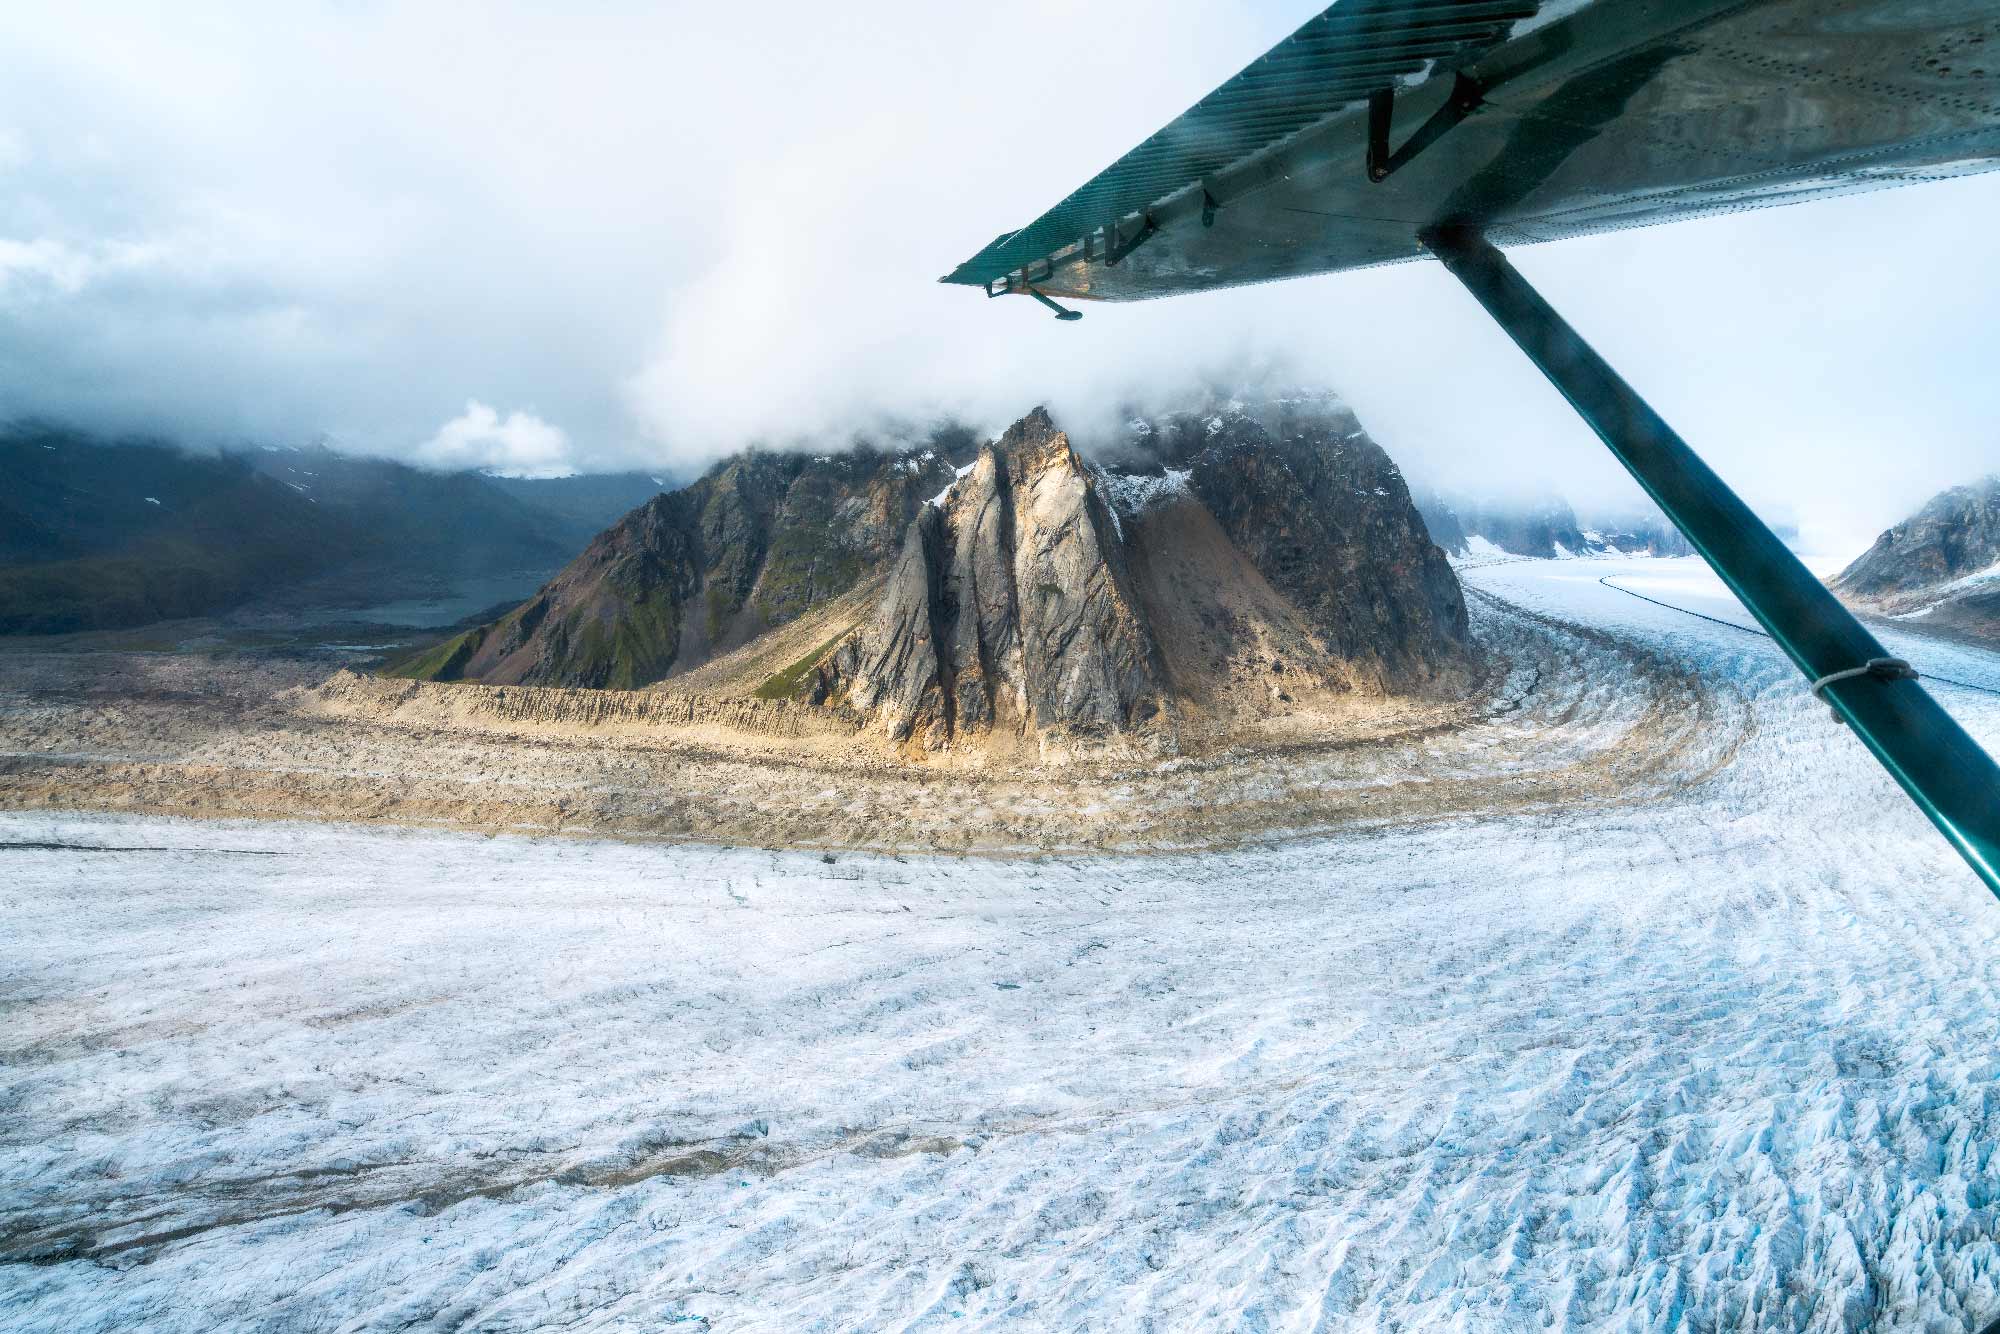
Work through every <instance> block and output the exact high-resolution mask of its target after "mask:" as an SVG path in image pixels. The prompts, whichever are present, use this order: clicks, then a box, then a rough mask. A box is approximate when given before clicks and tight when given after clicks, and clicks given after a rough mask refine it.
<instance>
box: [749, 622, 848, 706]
mask: <svg viewBox="0 0 2000 1334" xmlns="http://www.w3.org/2000/svg"><path fill="white" fill-rule="evenodd" d="M851 633H853V632H852V630H842V631H841V632H840V633H839V634H837V635H835V636H834V637H833V638H831V639H829V640H827V641H826V642H825V643H824V644H821V645H820V646H819V647H818V648H816V649H814V650H813V651H812V652H810V653H808V654H806V655H805V656H804V657H803V658H800V659H799V660H798V661H797V662H795V663H793V664H792V665H791V666H789V667H787V668H785V669H784V670H783V671H781V672H777V673H774V674H773V675H772V676H771V677H770V678H769V679H767V680H766V681H765V682H764V684H762V685H760V686H758V687H757V688H756V689H755V690H753V691H751V692H750V693H751V694H752V695H754V696H756V697H757V698H758V699H792V698H794V697H795V696H796V695H797V694H798V693H799V688H800V687H801V686H803V685H804V684H805V681H806V677H807V676H809V675H810V674H811V673H812V669H813V668H815V667H817V666H819V664H820V660H821V659H822V658H824V657H826V655H827V654H829V653H831V652H833V650H834V648H835V646H836V645H838V644H839V643H840V641H841V640H843V639H845V638H847V636H848V635H849V634H851Z"/></svg>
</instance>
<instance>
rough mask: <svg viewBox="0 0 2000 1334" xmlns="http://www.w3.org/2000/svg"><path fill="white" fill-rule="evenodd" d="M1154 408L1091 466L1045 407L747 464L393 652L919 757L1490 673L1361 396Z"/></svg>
mask: <svg viewBox="0 0 2000 1334" xmlns="http://www.w3.org/2000/svg"><path fill="white" fill-rule="evenodd" d="M1146 428H1147V434H1148V435H1149V436H1150V437H1151V440H1150V445H1149V447H1148V449H1147V450H1145V451H1144V452H1143V456H1142V457H1126V458H1122V459H1121V458H1119V457H1116V451H1112V457H1110V458H1108V459H1101V458H1093V457H1086V456H1085V455H1084V454H1083V453H1081V452H1080V451H1079V450H1078V449H1077V448H1076V447H1075V446H1074V445H1073V444H1072V443H1071V440H1070V438H1069V436H1068V435H1067V434H1066V433H1065V432H1063V431H1062V430H1061V429H1060V428H1058V427H1057V426H1056V424H1055V423H1054V421H1053V419H1052V418H1051V417H1050V416H1049V414H1048V413H1047V411H1046V410H1045V409H1040V408H1038V409H1036V410H1034V411H1033V412H1031V413H1029V414H1028V415H1027V416H1025V417H1023V418H1022V419H1021V420H1020V421H1018V422H1016V423H1015V424H1014V425H1013V426H1012V427H1010V428H1009V429H1008V430H1007V431H1006V432H1004V433H1003V434H1002V435H1001V436H1000V438H999V439H997V440H994V441H988V442H985V443H981V444H978V445H976V446H974V445H972V444H971V443H970V439H969V437H967V436H960V437H958V438H956V439H951V440H945V439H933V440H932V441H930V442H928V443H926V444H924V445H922V446H918V447H913V448H911V449H907V450H903V451H899V452H897V453H893V454H888V453H882V452H880V451H864V452H860V453H855V454H847V455H818V456H812V457H810V458H807V457H804V456H798V455H790V456H771V455H760V454H756V453H750V454H745V455H739V456H736V457H735V458H733V459H731V460H726V461H724V462H723V463H720V464H718V465H717V466H716V467H715V468H713V469H711V471H710V472H709V473H708V474H707V475H705V476H704V477H703V478H701V479H698V480H697V481H696V482H695V483H693V484H691V485H690V486H689V487H688V488H685V489H684V490H683V491H681V492H677V493H670V494H668V495H663V496H660V497H657V498H655V499H654V500H653V501H651V502H649V504H648V505H647V506H646V507H642V509H641V510H638V511H634V513H632V514H630V515H627V516H626V517H625V518H624V519H622V520H620V521H619V523H618V524H617V525H614V526H613V528H611V529H609V530H607V531H606V532H605V533H603V534H600V535H599V536H598V538H596V539H594V540H593V542H592V544H591V547H590V548H589V549H587V550H586V552H585V553H584V554H583V555H582V556H580V557H579V558H578V559H577V560H576V561H574V562H572V564H571V566H570V567H568V568H566V569H565V571H564V572H563V573H562V574H560V575H558V576H557V578H556V579H554V580H551V581H550V583H549V584H548V585H546V586H545V587H544V588H543V589H542V590H541V591H540V592H539V593H537V595H536V596H535V597H534V598H532V599H530V600H529V601H528V602H526V603H523V604H522V605H521V606H520V607H517V608H516V609H514V610H513V611H512V612H510V613H508V614H507V615H506V616H504V617H502V618H501V619H500V620H498V621H496V622H494V623H492V624H490V625H487V626H482V627H479V628H477V629H475V630H472V631H468V632H466V633H465V634H463V635H460V636H457V637H455V638H453V639H452V640H448V641H445V642H444V643H442V644H439V645H436V646H433V648H431V649H430V650H428V651H426V652H424V653H420V654H417V655H414V656H413V657H411V658H410V659H407V660H405V661H404V662H402V663H399V664H394V665H392V667H391V669H390V670H391V671H392V672H393V673H395V674H399V675H405V676H411V677H417V678H422V679H434V680H472V681H484V682H487V683H490V684H505V683H509V682H512V683H518V684H531V685H570V686H578V685H581V686H618V687H623V688H635V687H646V686H651V685H659V684H662V683H668V682H672V681H676V680H678V679H680V678H682V677H686V676H688V675H689V674H695V675H696V676H697V677H698V679H700V680H701V682H702V683H703V687H704V688H707V689H713V690H719V691H723V692H725V693H736V694H742V695H754V696H757V697H761V698H766V699H780V698H789V699H795V700H801V701H805V702H809V703H812V704H815V705H817V706H819V707H823V708H827V709H832V710H837V711H843V712H846V713H848V714H851V715H852V716H854V717H856V718H857V719H859V720H861V721H863V722H864V723H865V724H866V725H868V726H870V727H872V728H874V729H875V730H877V731H879V732H880V733H882V734H883V735H885V736H886V737H887V739H889V740H890V741H891V742H892V743H894V744H896V745H899V746H903V747H905V748H909V749H914V750H920V751H935V750H940V749H944V748H947V747H950V746H952V745H954V744H957V743H960V742H962V741H967V740H971V739H975V738H977V739H979V740H981V741H982V742H983V743H995V744H997V743H999V741H1000V740H1002V739H1003V738H1034V739H1037V740H1038V741H1039V742H1040V743H1041V744H1045V745H1047V744H1057V745H1059V744H1063V743H1064V742H1066V741H1067V740H1070V739H1084V738H1100V739H1101V738H1105V737H1109V736H1112V735H1114V734H1123V733H1130V732H1149V733H1150V732H1157V733H1160V734H1162V735H1166V734H1170V733H1172V732H1174V730H1175V729H1176V728H1177V727H1179V726H1180V725H1181V724H1182V723H1183V722H1186V721H1189V720H1191V719H1195V718H1196V717H1197V716H1202V717H1208V716H1222V715H1227V716H1230V717H1251V716H1261V715H1266V714H1269V713H1271V712H1272V711H1273V709H1276V708H1282V707H1286V706H1293V705H1298V706H1300V707H1303V704H1301V701H1309V700H1321V701H1324V700H1328V699H1332V698H1335V697H1339V696H1351V695H1354V694H1357V693H1359V694H1386V693H1415V694H1448V693H1450V692H1451V691H1453V690H1454V689H1457V688H1459V687H1461V686H1462V685H1463V683H1464V682H1465V681H1466V680H1467V679H1469V676H1470V674H1471V673H1472V672H1473V671H1474V661H1475V659H1476V656H1477V655H1476V650H1475V647H1474V645H1473V643H1472V640H1471V636H1470V632H1469V630H1468V628H1467V623H1466V613H1465V606H1464V599H1463V595H1462V592H1461V590H1460V589H1459V587H1458V583H1457V580H1456V577H1455V576H1454V575H1453V574H1452V572H1451V569H1450V566H1449V564H1448V562H1447V561H1446V560H1445V557H1444V554H1443V553H1442V552H1441V551H1439V550H1438V548H1437V547H1436V546H1435V545H1434V544H1433V543H1432V542H1431V541H1430V538H1429V536H1428V534H1427V533H1426V531H1425V529H1424V526H1423V521H1422V519H1421V518H1420V517H1419V516H1418V514H1417V512H1416V510H1415V509H1414V507H1413V506H1412V504H1411V502H1410V498H1409V494H1408V489H1407V486H1406V485H1405V484H1404V482H1403V480H1402V477H1401V473H1400V471H1399V470H1397V469H1396V467H1395V465H1394V463H1393V462H1392V461H1390V460H1389V458H1388V456H1387V455H1386V454H1384V453H1383V452H1382V451H1381V449H1380V447H1379V446H1377V445H1375V444H1374V442H1373V441H1372V440H1369V439H1367V437H1366V434H1365V432H1363V431H1362V430H1361V429H1360V427H1359V423H1358V422H1356V421H1355V420H1354V419H1353V416H1352V414H1351V413H1350V412H1348V411H1347V410H1346V409H1345V407H1344V405H1340V404H1339V403H1338V400H1335V399H1332V398H1331V397H1330V396H1326V397H1323V398H1320V399H1314V400H1310V401H1308V400H1300V401H1298V402H1295V403H1291V404H1289V405H1286V404H1271V403H1266V404H1260V405H1258V406H1257V407H1256V408H1255V409H1253V408H1252V407H1250V406H1249V405H1245V404H1241V403H1219V404H1211V405H1208V406H1206V407H1204V408H1202V409H1200V410H1193V411H1183V412H1178V413H1171V414H1163V415H1161V416H1159V417H1157V418H1154V419H1151V420H1149V421H1148V422H1147V423H1146ZM675 688H681V687H678V686H676V687H675Z"/></svg>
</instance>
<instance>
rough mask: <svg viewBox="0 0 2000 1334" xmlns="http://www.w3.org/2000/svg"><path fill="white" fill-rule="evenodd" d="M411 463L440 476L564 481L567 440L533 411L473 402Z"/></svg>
mask: <svg viewBox="0 0 2000 1334" xmlns="http://www.w3.org/2000/svg"><path fill="white" fill-rule="evenodd" d="M411 461H412V462H414V463H417V464H420V465H422V466H424V467H427V468H436V469H438V470H439V471H442V472H455V471H457V470H459V469H462V468H478V469H481V470H483V471H486V472H493V473H498V474H500V475H501V476H502V477H569V476H571V475H573V474H574V473H575V472H576V471H577V468H576V464H575V463H574V462H573V461H572V460H571V457H570V442H569V436H568V435H566V434H564V432H563V430H562V428H561V427H559V426H552V425H550V424H549V423H548V422H545V421H543V420H542V419H541V418H540V417H537V416H536V415H535V414H534V413H532V412H510V413H508V414H507V415H506V417H505V418H502V417H501V415H500V414H499V413H498V412H495V411H494V410H493V409H492V408H490V407H488V406H486V404H484V403H481V402H479V401H478V400H477V399H474V400H471V401H470V402H468V403H466V405H465V411H464V412H462V413H460V414H459V415H458V416H456V417H454V418H452V419H451V420H450V421H448V422H446V423H445V424H444V425H443V426H441V427H439V428H438V433H437V434H436V435H434V436H432V437H431V438H430V439H429V440H426V441H425V442H424V443H423V444H422V445H420V446H419V447H418V448H417V450H416V453H415V455H414V456H413V458H412V460H411Z"/></svg>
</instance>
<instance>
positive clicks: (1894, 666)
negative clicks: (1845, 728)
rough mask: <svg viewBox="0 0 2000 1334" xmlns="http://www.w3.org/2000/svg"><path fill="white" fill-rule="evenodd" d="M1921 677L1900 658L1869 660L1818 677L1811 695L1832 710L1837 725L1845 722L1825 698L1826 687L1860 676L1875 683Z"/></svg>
mask: <svg viewBox="0 0 2000 1334" xmlns="http://www.w3.org/2000/svg"><path fill="white" fill-rule="evenodd" d="M1922 675H1923V673H1922V672H1919V671H1918V670H1917V669H1916V668H1914V667H1912V666H1910V664H1909V663H1907V662H1905V661H1903V659H1901V658H1870V659H1869V660H1868V661H1867V662H1865V663H1863V664H1862V665H1861V666H1859V667H1849V668H1846V669H1845V670H1843V671H1838V672H1828V673H1827V674H1826V675H1825V676H1822V677H1820V678H1819V680H1817V681H1815V682H1813V683H1812V693H1813V698H1814V699H1816V700H1818V701H1819V702H1820V703H1822V704H1824V705H1826V706H1827V708H1829V709H1833V720H1834V721H1835V722H1837V723H1839V722H1845V721H1847V720H1846V719H1844V718H1842V717H1841V716H1840V711H1839V710H1838V709H1834V708H1833V701H1832V700H1830V699H1828V698H1827V697H1826V688H1827V687H1828V686H1830V685H1833V684H1834V683H1835V682H1838V681H1852V680H1854V679H1855V678H1856V677H1860V676H1866V677H1870V678H1872V679H1874V680H1877V681H1914V680H1916V679H1917V678H1918V677H1919V676H1922Z"/></svg>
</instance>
